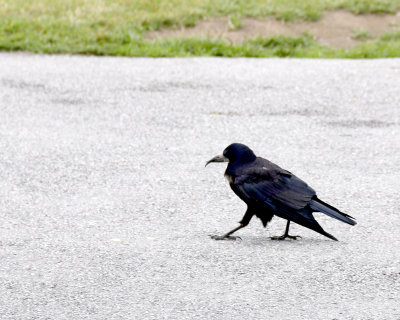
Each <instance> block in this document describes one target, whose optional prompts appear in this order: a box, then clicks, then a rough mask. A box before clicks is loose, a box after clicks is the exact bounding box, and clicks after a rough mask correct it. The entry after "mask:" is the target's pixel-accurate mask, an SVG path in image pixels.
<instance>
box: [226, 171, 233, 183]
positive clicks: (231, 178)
mask: <svg viewBox="0 0 400 320" xmlns="http://www.w3.org/2000/svg"><path fill="white" fill-rule="evenodd" d="M225 179H226V180H228V182H229V184H233V183H234V182H235V177H234V176H231V175H230V174H227V173H225Z"/></svg>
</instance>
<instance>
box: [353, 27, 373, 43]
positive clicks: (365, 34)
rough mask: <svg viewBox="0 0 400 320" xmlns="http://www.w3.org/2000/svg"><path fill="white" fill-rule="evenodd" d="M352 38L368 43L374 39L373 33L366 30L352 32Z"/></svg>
mask: <svg viewBox="0 0 400 320" xmlns="http://www.w3.org/2000/svg"><path fill="white" fill-rule="evenodd" d="M351 38H352V39H354V40H359V41H367V40H369V39H371V38H372V35H371V33H370V32H369V31H368V30H365V29H356V30H352V35H351Z"/></svg>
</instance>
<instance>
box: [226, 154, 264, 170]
mask: <svg viewBox="0 0 400 320" xmlns="http://www.w3.org/2000/svg"><path fill="white" fill-rule="evenodd" d="M256 159H257V157H256V156H255V155H254V153H253V152H251V153H248V154H246V155H244V154H242V155H241V156H240V157H239V158H237V159H235V160H233V161H230V162H229V164H228V167H227V168H226V172H225V174H228V175H236V174H237V172H238V171H239V170H240V168H241V167H243V166H245V165H248V164H250V163H252V162H253V161H255V160H256Z"/></svg>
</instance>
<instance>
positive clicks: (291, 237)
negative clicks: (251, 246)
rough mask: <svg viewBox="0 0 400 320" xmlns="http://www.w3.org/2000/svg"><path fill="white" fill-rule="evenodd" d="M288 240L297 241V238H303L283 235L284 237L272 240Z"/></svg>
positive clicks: (276, 237)
mask: <svg viewBox="0 0 400 320" xmlns="http://www.w3.org/2000/svg"><path fill="white" fill-rule="evenodd" d="M286 238H289V239H293V240H297V238H301V236H290V235H283V236H275V237H271V238H270V239H271V240H285V239H286Z"/></svg>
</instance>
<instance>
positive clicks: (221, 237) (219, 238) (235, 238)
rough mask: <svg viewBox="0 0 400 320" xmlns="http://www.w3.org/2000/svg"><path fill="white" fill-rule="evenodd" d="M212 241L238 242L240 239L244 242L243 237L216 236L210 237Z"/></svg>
mask: <svg viewBox="0 0 400 320" xmlns="http://www.w3.org/2000/svg"><path fill="white" fill-rule="evenodd" d="M209 236H210V238H211V239H214V240H237V239H240V240H242V238H241V237H235V236H216V235H209Z"/></svg>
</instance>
